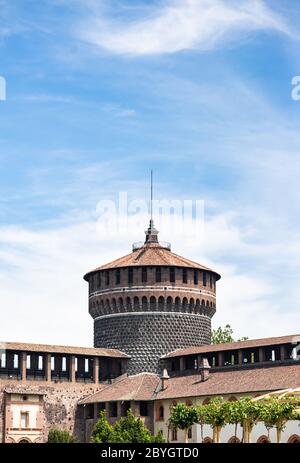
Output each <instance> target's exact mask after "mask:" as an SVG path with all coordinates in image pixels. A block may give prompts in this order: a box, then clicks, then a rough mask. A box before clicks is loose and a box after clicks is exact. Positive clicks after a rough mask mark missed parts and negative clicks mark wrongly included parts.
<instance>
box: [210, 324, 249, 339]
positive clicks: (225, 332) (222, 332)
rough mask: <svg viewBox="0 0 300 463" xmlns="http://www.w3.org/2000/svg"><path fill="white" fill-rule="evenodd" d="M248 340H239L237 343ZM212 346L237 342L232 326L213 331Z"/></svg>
mask: <svg viewBox="0 0 300 463" xmlns="http://www.w3.org/2000/svg"><path fill="white" fill-rule="evenodd" d="M247 339H248V338H247V337H246V336H244V337H242V338H241V339H238V340H237V341H246V340H247ZM211 342H212V344H225V343H228V342H235V340H234V338H233V329H232V328H231V326H230V325H225V327H224V328H222V327H221V326H219V328H217V329H216V330H212V335H211Z"/></svg>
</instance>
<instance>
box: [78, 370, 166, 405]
mask: <svg viewBox="0 0 300 463" xmlns="http://www.w3.org/2000/svg"><path fill="white" fill-rule="evenodd" d="M159 382H160V379H159V377H158V376H157V375H155V374H152V373H140V374H138V375H134V376H125V377H121V378H120V379H118V380H117V381H115V382H114V383H112V384H109V385H106V386H104V387H103V388H102V389H101V390H100V391H98V392H96V393H95V394H92V395H90V396H89V397H87V398H85V399H83V400H81V401H80V402H79V403H80V404H87V403H95V402H110V401H118V400H151V399H152V398H153V394H154V392H155V390H156V388H157V386H158V384H159Z"/></svg>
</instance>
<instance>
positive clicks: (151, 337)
mask: <svg viewBox="0 0 300 463" xmlns="http://www.w3.org/2000/svg"><path fill="white" fill-rule="evenodd" d="M210 336H211V320H210V318H209V317H207V316H204V315H192V314H188V313H174V312H171V313H168V312H154V313H153V312H149V313H145V312H142V313H138V312H137V313H125V314H116V315H108V316H102V317H100V318H97V319H96V320H95V322H94V344H95V346H97V347H106V348H115V347H117V348H118V349H120V350H122V351H124V352H126V353H127V354H129V355H130V356H131V359H130V361H129V365H128V372H129V374H135V373H140V372H142V371H146V372H153V373H157V372H160V371H159V368H160V366H159V358H160V357H161V356H162V355H164V354H166V353H167V352H171V351H173V350H175V349H179V348H181V347H188V346H197V345H201V344H209V343H210Z"/></svg>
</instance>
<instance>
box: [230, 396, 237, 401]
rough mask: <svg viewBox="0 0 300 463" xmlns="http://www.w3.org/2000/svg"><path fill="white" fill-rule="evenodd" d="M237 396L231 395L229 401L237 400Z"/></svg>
mask: <svg viewBox="0 0 300 463" xmlns="http://www.w3.org/2000/svg"><path fill="white" fill-rule="evenodd" d="M236 401H237V398H236V397H235V396H234V395H231V396H230V397H229V399H228V402H236Z"/></svg>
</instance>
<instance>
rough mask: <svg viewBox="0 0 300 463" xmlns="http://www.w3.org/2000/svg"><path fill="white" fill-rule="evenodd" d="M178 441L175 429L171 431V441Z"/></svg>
mask: <svg viewBox="0 0 300 463" xmlns="http://www.w3.org/2000/svg"><path fill="white" fill-rule="evenodd" d="M176 440H178V432H177V429H176V428H175V429H172V441H176Z"/></svg>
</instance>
